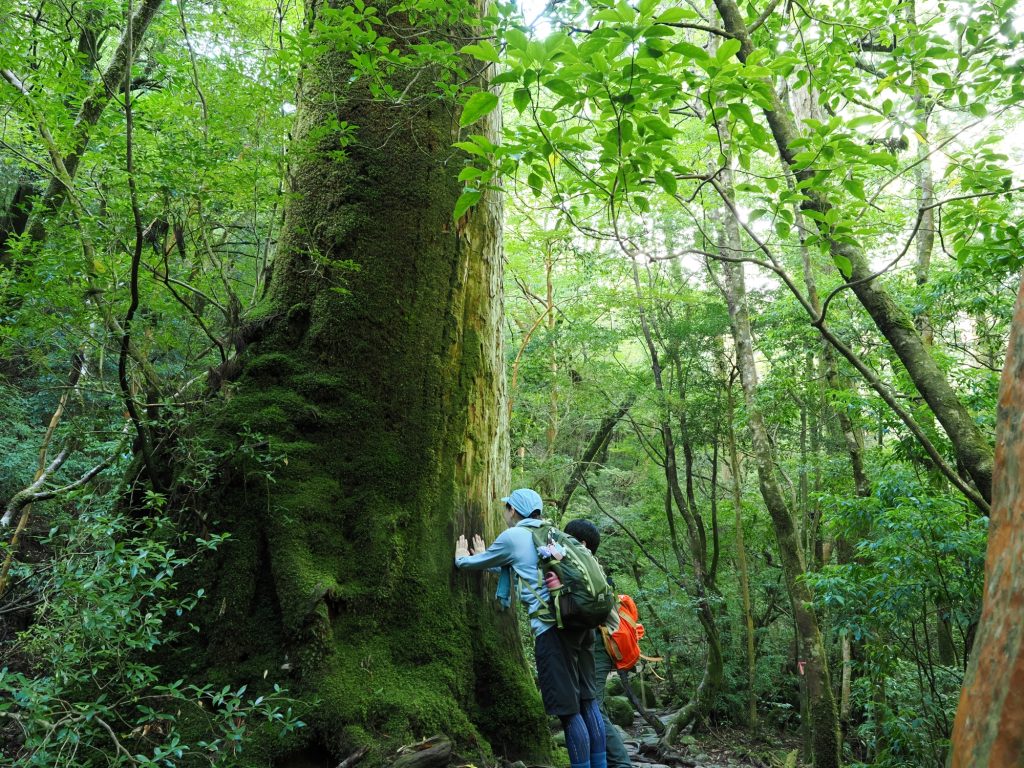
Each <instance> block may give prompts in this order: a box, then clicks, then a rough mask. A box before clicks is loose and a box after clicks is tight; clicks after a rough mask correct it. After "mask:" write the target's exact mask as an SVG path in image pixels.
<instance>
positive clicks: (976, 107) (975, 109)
mask: <svg viewBox="0 0 1024 768" xmlns="http://www.w3.org/2000/svg"><path fill="white" fill-rule="evenodd" d="M968 109H970V110H971V114H972V115H974V116H975V117H985V115H987V114H988V110H987V109H985V105H984V104H982V103H981V102H980V101H976V102H974V103H973V104H971V106H970V107H968Z"/></svg>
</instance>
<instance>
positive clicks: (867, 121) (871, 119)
mask: <svg viewBox="0 0 1024 768" xmlns="http://www.w3.org/2000/svg"><path fill="white" fill-rule="evenodd" d="M880 122H882V117H881V115H861V116H860V117H855V118H853V120H850V121H849V122H848V123H847V124H846V127H847V128H849V129H850V130H853V129H854V128H860V127H862V126H865V125H875V124H876V123H880Z"/></svg>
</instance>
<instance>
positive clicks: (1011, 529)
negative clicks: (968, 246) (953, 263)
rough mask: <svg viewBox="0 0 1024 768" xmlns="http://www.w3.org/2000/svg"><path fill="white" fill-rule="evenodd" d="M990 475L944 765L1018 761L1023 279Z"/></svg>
mask: <svg viewBox="0 0 1024 768" xmlns="http://www.w3.org/2000/svg"><path fill="white" fill-rule="evenodd" d="M993 480H994V483H993V498H992V514H991V516H990V518H991V523H990V527H989V539H988V553H987V555H986V558H985V589H984V603H983V605H982V609H981V621H980V623H979V625H978V630H977V636H976V639H975V641H974V649H973V652H972V653H971V659H970V664H969V666H968V669H967V679H966V680H965V681H964V687H963V691H962V693H961V694H960V706H959V707H958V708H957V712H956V721H955V723H954V725H953V745H952V751H951V753H950V761H949V764H950V766H951V768H1019V766H1021V765H1024V622H1022V621H1021V615H1022V613H1024V282H1022V283H1021V289H1020V291H1019V292H1018V294H1017V305H1016V307H1015V308H1014V316H1013V323H1012V325H1011V329H1010V344H1009V352H1008V353H1007V356H1006V365H1005V367H1004V368H1003V378H1002V383H1001V384H1000V388H999V411H998V415H997V418H996V454H995V473H994V475H993Z"/></svg>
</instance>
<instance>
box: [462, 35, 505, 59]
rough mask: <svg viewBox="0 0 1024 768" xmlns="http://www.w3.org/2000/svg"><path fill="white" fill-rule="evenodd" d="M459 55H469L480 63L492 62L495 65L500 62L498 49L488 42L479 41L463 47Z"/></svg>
mask: <svg viewBox="0 0 1024 768" xmlns="http://www.w3.org/2000/svg"><path fill="white" fill-rule="evenodd" d="M460 53H466V54H469V55H470V56H472V57H473V58H475V59H479V60H480V61H493V62H494V63H497V62H498V61H499V60H500V57H499V56H498V49H497V48H495V47H494V45H493V44H492V43H491V41H490V40H481V41H480V42H479V43H474V44H473V45H466V46H463V48H462V50H461V51H460Z"/></svg>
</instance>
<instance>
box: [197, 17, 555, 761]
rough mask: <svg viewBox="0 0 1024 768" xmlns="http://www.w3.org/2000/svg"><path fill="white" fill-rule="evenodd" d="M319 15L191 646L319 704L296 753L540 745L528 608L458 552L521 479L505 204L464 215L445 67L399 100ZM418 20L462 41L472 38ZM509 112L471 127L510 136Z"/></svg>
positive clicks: (329, 757) (494, 517) (543, 752)
mask: <svg viewBox="0 0 1024 768" xmlns="http://www.w3.org/2000/svg"><path fill="white" fill-rule="evenodd" d="M387 5H388V3H385V4H384V6H387ZM387 10H388V9H387V7H382V8H381V10H380V11H379V15H380V17H381V18H387V19H389V20H390V22H391V23H395V24H401V25H402V31H403V34H405V35H413V36H414V39H415V37H416V33H415V32H414V31H413V30H412V28H413V24H412V23H406V22H407V21H408V20H407V19H405V18H404V17H402V19H401V22H399V21H398V18H399V17H400V16H401V14H400V13H399V14H391V15H386V13H387ZM306 11H307V18H309V19H310V21H311V22H312V21H316V22H317V23H316V25H315V26H314V25H313V24H312V23H311V29H312V30H313V32H312V35H313V37H314V41H313V42H314V43H316V38H317V36H318V35H320V34H321V33H323V34H325V39H324V40H323V46H322V48H323V50H322V52H320V53H318V54H317V56H316V57H315V58H313V59H312V60H311V61H310V62H309V64H308V65H307V67H306V68H305V70H304V71H303V75H302V82H301V85H300V92H299V104H298V112H297V120H296V127H295V132H294V136H295V141H296V143H297V145H298V150H297V151H296V152H295V153H293V154H292V157H293V159H294V165H293V175H292V178H291V183H292V194H291V196H290V197H289V203H288V207H287V213H286V219H285V225H284V230H283V232H282V242H281V246H280V250H279V256H278V258H277V260H276V262H275V264H274V266H273V270H272V274H271V277H270V283H269V286H268V296H267V297H266V299H265V316H264V322H265V331H264V334H263V336H262V337H261V339H260V340H259V341H258V342H257V343H255V344H254V345H253V346H252V347H250V349H249V350H247V352H246V358H245V361H244V369H243V372H242V375H241V377H240V378H239V379H238V380H237V381H236V382H234V383H233V385H232V387H230V390H231V392H230V396H229V398H227V399H226V401H225V402H224V403H223V405H222V407H221V409H220V411H219V413H216V414H214V415H212V417H211V419H210V421H211V422H212V423H213V425H214V426H213V429H215V430H216V433H215V434H216V435H217V436H218V437H219V439H220V440H222V441H223V442H224V443H226V444H229V445H230V444H231V443H232V442H235V443H237V435H238V434H239V433H242V432H248V433H250V434H254V435H258V436H260V439H259V441H258V442H256V443H255V445H256V446H257V447H256V448H254V447H253V441H251V440H250V441H248V443H247V445H244V446H242V448H243V450H239V451H238V452H237V453H236V455H235V457H234V459H233V460H232V462H231V463H230V466H229V467H228V468H227V472H228V477H227V478H226V483H225V489H224V491H223V495H222V496H221V497H220V498H218V499H215V500H211V502H210V504H209V508H210V509H213V510H216V514H217V516H218V517H219V519H220V526H221V528H222V529H223V530H225V531H227V532H229V533H230V534H231V541H230V543H229V544H227V545H225V546H224V547H223V548H222V549H221V550H220V551H218V553H217V555H216V557H214V558H212V559H211V562H210V563H209V564H208V572H207V573H206V574H205V576H204V578H203V581H204V586H205V588H206V591H207V592H208V593H209V594H210V598H209V599H208V600H207V601H204V605H205V606H207V607H206V608H205V609H204V611H205V615H204V616H201V617H200V618H201V620H202V621H203V626H204V632H205V635H204V640H205V645H204V647H203V648H202V649H201V653H197V650H198V649H196V648H188V649H186V651H187V652H188V654H189V656H190V660H191V658H195V657H197V656H198V657H199V659H200V660H199V661H197V662H195V663H198V664H201V665H202V666H203V668H206V669H209V670H210V672H209V674H210V675H212V676H213V677H214V679H216V678H218V677H220V678H223V679H225V681H230V682H231V683H232V684H238V683H242V682H253V683H255V685H256V686H259V685H260V684H261V681H262V680H263V679H264V677H266V679H267V681H268V682H269V681H274V680H275V679H277V680H278V682H280V683H281V684H282V685H283V686H285V687H286V688H287V690H288V692H289V694H290V695H291V696H293V697H297V698H298V699H300V701H302V702H305V704H306V705H307V710H306V711H304V712H303V713H302V716H303V719H304V720H306V722H308V723H309V727H308V728H305V729H302V730H301V731H299V732H298V733H297V734H296V737H295V739H293V742H292V745H293V746H294V742H295V741H298V742H299V744H298V746H297V747H295V749H292V750H291V751H289V752H288V753H287V754H283V755H282V754H280V752H281V751H282V750H283V749H284V748H283V747H281V746H279V742H274V744H273V745H272V746H271V747H269V748H268V750H269V752H270V755H269V757H271V758H273V759H274V760H275V762H274V764H275V765H277V766H293V765H300V764H305V763H302V761H303V760H306V761H309V760H315V761H319V762H323V763H324V764H328V763H329V764H330V765H336V764H337V761H338V760H340V759H341V758H344V757H345V756H346V755H349V754H352V753H353V752H354V751H357V750H359V749H361V748H363V747H369V748H370V750H371V756H372V755H376V756H377V758H378V759H379V758H381V757H382V756H383V755H384V754H386V753H387V752H388V750H393V749H394V747H396V746H398V745H399V744H402V743H408V742H410V741H413V740H416V739H419V738H422V737H426V736H431V735H434V734H438V733H440V734H444V735H445V736H446V737H447V738H449V739H451V740H452V741H453V742H454V743H455V744H456V745H457V746H458V747H472V748H473V751H474V752H476V751H477V750H479V749H486V748H487V746H488V745H489V746H490V748H492V749H493V751H494V752H496V753H500V754H502V755H503V756H505V757H508V758H511V759H516V758H517V757H525V758H527V759H530V758H532V759H539V760H541V761H544V760H545V759H546V758H547V756H548V750H549V744H548V731H547V721H546V718H545V716H544V713H543V710H542V707H541V704H540V698H539V695H538V693H537V690H536V687H535V686H534V684H533V681H532V677H531V675H530V673H529V670H528V668H527V665H526V662H525V659H524V655H523V653H522V648H521V645H520V641H519V638H518V632H517V627H516V623H515V621H514V617H513V615H512V613H511V612H504V613H503V612H501V611H500V610H499V609H498V604H497V603H496V602H494V601H493V600H492V599H490V597H491V595H492V594H493V590H494V585H493V583H492V582H491V580H490V579H489V578H486V579H485V578H484V577H483V576H481V575H479V574H457V572H456V571H455V569H454V568H453V551H454V550H453V542H454V539H455V537H456V536H457V535H458V534H461V533H465V534H470V535H472V534H473V533H482V534H483V535H484V536H485V538H487V539H492V538H493V537H494V536H495V535H496V534H497V533H498V530H499V526H500V514H499V507H500V503H498V501H497V500H498V498H499V497H500V496H501V495H503V494H504V493H505V492H507V489H508V484H509V471H508V453H509V446H508V436H507V427H508V424H507V410H506V405H505V401H506V391H505V383H504V357H503V351H502V327H501V323H500V318H501V314H502V308H503V307H502V304H503V293H502V254H501V244H500V234H501V222H502V215H501V206H500V199H499V198H498V197H497V196H496V195H494V194H492V193H487V194H486V195H485V197H484V199H483V200H482V201H481V203H480V204H478V205H477V206H476V207H475V208H474V209H472V210H471V211H470V212H469V213H468V214H467V215H465V216H463V217H462V218H461V219H460V220H458V221H453V220H452V210H453V209H454V206H455V201H456V199H457V198H458V196H459V193H460V186H461V185H460V184H459V182H458V181H457V179H456V175H457V173H458V171H459V163H457V162H453V158H452V154H451V153H452V150H451V144H452V141H453V140H454V139H455V138H456V136H455V126H456V125H457V119H456V118H457V110H456V105H455V104H454V103H453V102H451V101H449V100H447V99H442V98H441V97H440V95H439V94H438V93H436V92H435V90H434V89H433V87H432V81H433V79H434V78H433V74H432V73H431V72H429V71H419V72H409V73H407V74H406V75H405V78H407V79H404V80H403V79H396V81H395V82H393V83H392V84H393V85H394V86H395V88H396V90H397V92H400V93H403V96H404V97H405V98H403V99H402V100H401V101H400V102H399V103H395V102H389V101H384V100H382V99H378V98H374V96H373V95H372V94H371V93H370V91H369V87H368V85H366V84H364V83H363V82H361V81H358V80H357V81H354V82H353V81H352V80H351V78H350V75H351V71H350V69H349V67H348V64H347V60H348V56H349V54H348V53H347V52H345V51H342V50H338V49H337V47H336V46H335V44H334V43H333V41H332V39H331V38H330V32H331V29H332V27H333V25H335V24H338V23H339V21H338V19H339V17H341V16H342V15H341V14H339V13H338V12H337V11H335V12H334V13H329V12H327V11H328V8H327V4H322V3H320V2H315V1H314V0H310V2H309V3H308V4H307V9H306ZM423 23H429V22H423ZM321 31H322V32H321ZM421 34H422V36H421V37H419V39H420V40H423V39H438V38H437V37H436V36H439V35H442V34H443V35H444V38H445V39H448V40H454V41H455V44H456V48H458V47H459V45H458V38H460V37H461V38H463V39H465V40H466V41H467V42H468V41H469V39H470V38H471V36H472V35H473V34H474V31H473V30H472V29H471V28H470V27H468V26H467V27H462V28H447V29H432V30H431V29H425V30H423V32H422V33H421ZM496 114H497V113H492V115H491V116H490V117H489V118H486V121H487V124H485V125H483V126H475V127H474V128H473V130H474V132H483V133H486V134H489V135H491V136H494V135H495V134H496V132H497V130H498V119H499V118H498V117H496V116H495V115H496ZM339 123H340V124H342V125H344V124H346V123H347V124H350V125H352V126H355V129H354V130H355V133H354V139H353V140H352V141H351V142H347V143H345V144H343V143H342V141H341V138H340V136H339V134H338V133H337V131H332V130H331V126H337V125H338V124H339ZM260 446H264V447H263V448H260ZM274 457H276V458H274ZM285 457H286V458H285ZM271 461H273V462H274V463H276V466H274V468H273V474H272V477H269V476H268V475H267V472H266V471H265V470H264V469H263V467H264V466H266V464H267V463H268V462H271ZM266 670H269V675H268V674H267V672H266ZM314 702H315V704H314ZM275 752H276V753H277V754H275ZM330 761H333V762H330Z"/></svg>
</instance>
